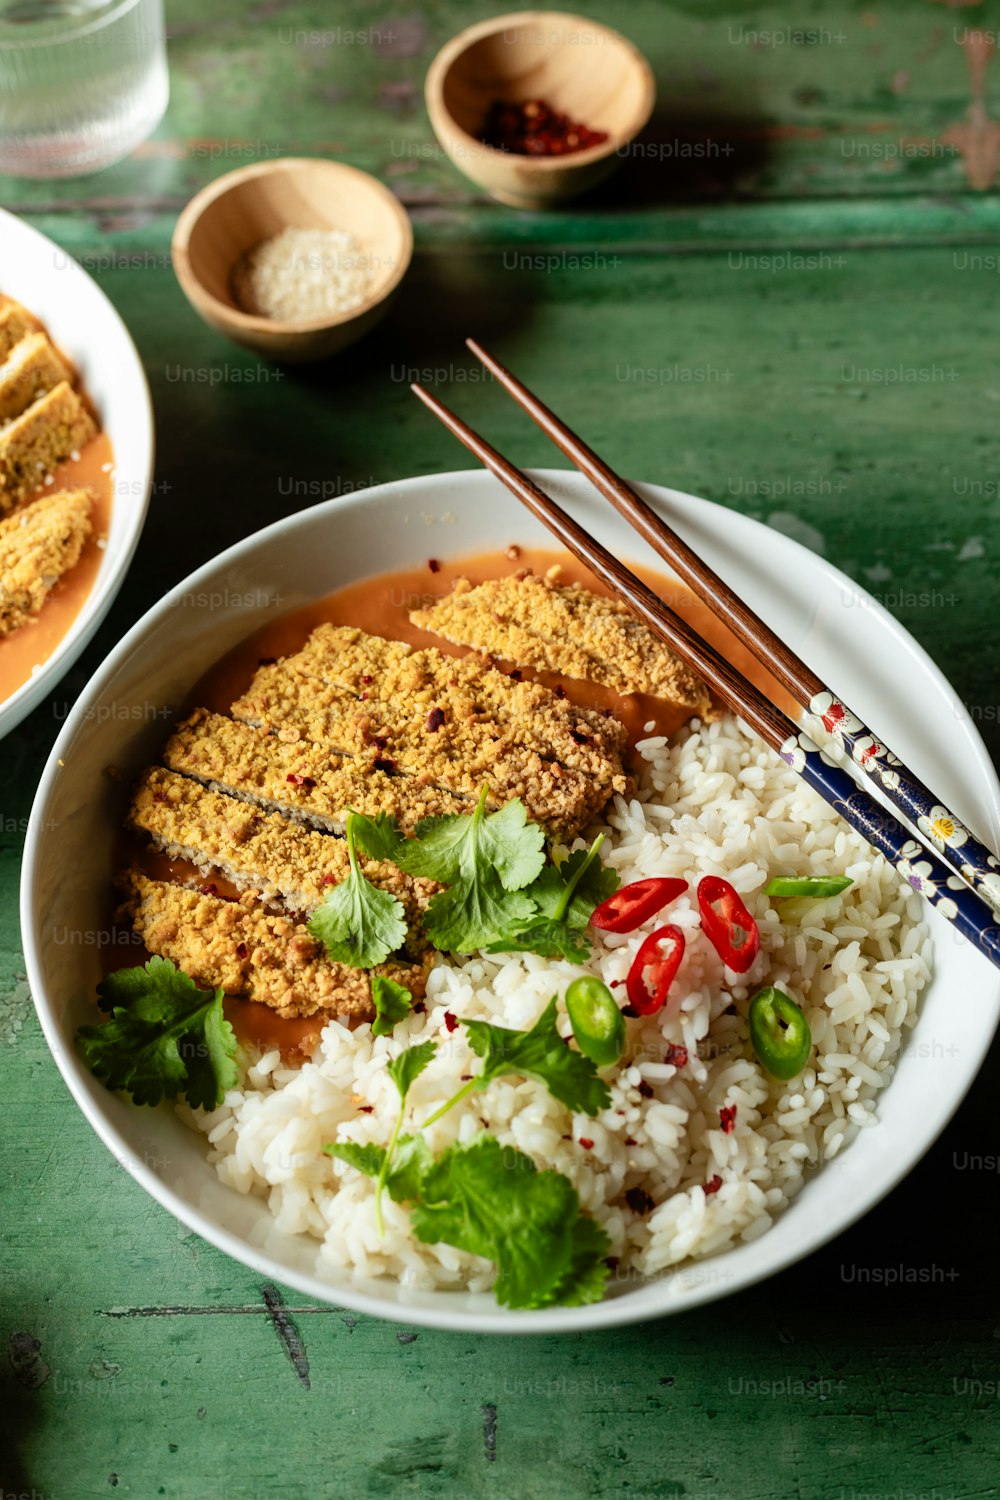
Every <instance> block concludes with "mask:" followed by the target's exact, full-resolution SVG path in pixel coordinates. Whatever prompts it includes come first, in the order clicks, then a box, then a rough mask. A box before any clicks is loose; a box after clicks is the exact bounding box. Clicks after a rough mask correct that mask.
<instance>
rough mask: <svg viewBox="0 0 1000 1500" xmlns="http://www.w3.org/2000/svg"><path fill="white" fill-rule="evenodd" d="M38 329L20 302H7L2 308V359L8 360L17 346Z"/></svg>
mask: <svg viewBox="0 0 1000 1500" xmlns="http://www.w3.org/2000/svg"><path fill="white" fill-rule="evenodd" d="M37 327H38V325H37V323H36V322H35V321H34V319H33V318H32V316H31V314H30V313H29V312H28V311H27V309H26V308H23V307H22V306H21V304H20V303H19V302H5V303H4V305H3V307H0V359H6V358H7V356H8V354H9V353H10V351H11V350H12V349H13V347H14V345H15V344H19V343H20V342H21V340H22V339H23V338H24V337H25V335H26V334H29V333H33V332H34V331H35V329H36V328H37Z"/></svg>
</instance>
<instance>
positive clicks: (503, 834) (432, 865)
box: [398, 787, 545, 953]
mask: <svg viewBox="0 0 1000 1500" xmlns="http://www.w3.org/2000/svg"><path fill="white" fill-rule="evenodd" d="M544 846H545V836H544V834H543V832H542V830H541V828H539V827H538V825H537V824H535V823H529V822H528V815H527V813H526V811H525V808H524V804H523V803H522V802H521V801H520V799H519V798H517V797H515V798H514V799H513V801H511V802H508V803H507V805H506V806H505V807H502V808H501V809H500V811H499V812H495V813H487V812H486V788H485V787H484V788H483V790H482V792H481V793H480V795H479V801H478V803H477V805H476V810H475V812H472V813H459V814H456V815H454V816H452V817H443V818H425V819H424V820H423V821H422V822H421V823H418V824H417V827H416V834H415V837H414V838H412V839H407V840H406V842H405V843H404V845H403V846H402V848H401V849H400V851H399V855H398V862H399V866H400V868H401V869H403V870H407V871H409V873H410V874H411V875H424V876H426V877H427V878H428V879H429V880H436V881H437V882H438V883H439V884H441V885H443V886H446V887H447V889H446V890H443V891H439V892H438V894H437V895H436V896H435V897H434V899H433V900H432V901H431V903H430V905H429V906H428V908H427V911H426V912H425V914H424V930H425V932H426V933H427V936H428V937H429V938H430V940H431V942H432V943H433V944H434V946H435V947H436V948H439V949H440V950H441V951H442V952H445V953H474V952H475V951H476V949H477V948H484V947H485V946H486V945H487V943H491V942H493V941H494V940H496V939H497V938H500V937H502V936H503V934H504V933H505V932H507V931H509V930H510V929H511V928H512V927H514V926H516V925H518V924H519V923H521V922H524V921H526V920H527V919H528V918H529V917H531V916H532V914H533V912H534V905H533V903H532V902H531V901H529V900H528V899H527V897H526V896H524V895H523V894H521V889H522V887H523V886H526V885H529V884H530V883H531V881H532V880H534V878H535V877H536V875H537V874H538V873H539V871H540V870H541V868H542V865H543V863H544V860H545V848H544Z"/></svg>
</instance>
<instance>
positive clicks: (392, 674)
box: [280, 625, 627, 770]
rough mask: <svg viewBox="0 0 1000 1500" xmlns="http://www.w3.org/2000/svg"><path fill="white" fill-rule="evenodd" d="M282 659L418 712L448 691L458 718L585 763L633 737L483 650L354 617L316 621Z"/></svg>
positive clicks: (300, 671) (364, 695)
mask: <svg viewBox="0 0 1000 1500" xmlns="http://www.w3.org/2000/svg"><path fill="white" fill-rule="evenodd" d="M280 665H281V667H282V668H283V669H285V670H288V671H289V672H293V673H295V674H296V675H297V676H302V677H307V678H312V677H315V678H318V679H319V680H320V681H322V682H325V683H327V684H329V685H330V686H331V687H339V688H343V689H345V690H346V691H347V692H349V693H351V694H353V695H354V696H355V697H356V698H360V699H361V700H362V701H363V702H370V703H372V704H376V703H381V704H390V705H393V704H398V703H401V702H405V703H406V705H407V710H408V713H412V714H419V715H423V714H429V713H430V712H431V711H432V710H433V709H434V708H438V707H441V706H442V700H443V699H444V698H446V697H447V698H449V699H450V701H451V702H452V704H453V708H454V716H455V719H456V720H468V721H474V720H482V721H484V722H488V723H494V722H496V723H499V724H502V725H503V726H504V728H507V727H509V726H516V728H517V732H518V734H519V735H521V736H522V738H521V740H520V741H519V742H520V743H523V744H526V745H531V746H532V747H533V748H535V749H538V750H539V751H542V752H543V753H546V752H547V753H549V754H551V755H553V756H555V757H556V758H558V759H559V760H561V761H562V762H563V764H564V765H567V766H574V767H577V768H579V769H580V770H592V769H593V762H592V760H591V759H590V758H589V756H590V755H591V754H592V753H594V754H600V755H604V756H609V757H610V756H615V755H619V756H620V755H621V753H622V751H623V750H624V748H625V744H626V740H627V731H626V729H625V726H624V725H623V724H622V723H621V722H620V721H619V720H618V719H615V718H613V717H610V716H606V715H605V714H603V713H602V712H600V711H599V710H597V709H590V708H579V707H577V706H576V705H575V704H573V703H570V702H569V701H568V699H566V698H562V697H560V696H559V695H558V694H557V693H555V692H553V691H552V690H551V689H549V688H546V687H543V686H542V684H541V683H537V682H520V681H516V680H515V679H514V678H513V677H510V676H509V675H508V674H507V673H506V672H501V671H499V670H498V669H497V668H496V667H494V666H492V665H491V664H490V663H488V662H485V661H483V659H482V658H481V657H478V656H464V657H459V656H446V655H445V654H444V653H443V652H441V651H438V650H437V649H436V648H435V647H433V646H420V647H418V646H411V645H408V644H407V643H406V642H404V641H391V640H385V639H383V637H382V636H376V635H368V634H366V632H365V631H363V630H359V629H358V628H357V627H356V626H353V625H318V626H317V627H316V629H315V630H314V631H313V632H312V634H311V635H310V637H309V639H308V640H307V641H306V643H305V645H304V646H303V647H302V649H301V651H298V652H296V654H295V655H294V656H288V657H285V658H284V660H283V661H282V662H281V663H280ZM536 726H537V728H536ZM588 744H589V746H590V750H589V751H588V750H587V749H586V746H587V745H588Z"/></svg>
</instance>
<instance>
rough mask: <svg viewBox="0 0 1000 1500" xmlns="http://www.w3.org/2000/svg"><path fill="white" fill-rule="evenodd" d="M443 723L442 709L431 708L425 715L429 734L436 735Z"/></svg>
mask: <svg viewBox="0 0 1000 1500" xmlns="http://www.w3.org/2000/svg"><path fill="white" fill-rule="evenodd" d="M443 723H444V709H443V708H432V709H431V711H430V713H429V714H428V715H427V728H428V729H429V730H430V732H431V734H436V732H437V731H438V730H439V729H440V728H441V725H442V724H443Z"/></svg>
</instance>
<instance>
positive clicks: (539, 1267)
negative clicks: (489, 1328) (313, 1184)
mask: <svg viewBox="0 0 1000 1500" xmlns="http://www.w3.org/2000/svg"><path fill="white" fill-rule="evenodd" d="M411 1050H412V1051H416V1050H417V1049H415V1048H413V1049H411ZM402 1055H403V1056H404V1057H405V1056H406V1054H405V1053H403V1054H402ZM325 1149H326V1151H327V1152H329V1154H330V1155H331V1156H336V1157H339V1158H340V1160H341V1161H345V1162H347V1163H348V1165H350V1166H352V1167H356V1168H357V1170H358V1171H359V1172H364V1173H366V1174H367V1176H369V1177H375V1178H377V1183H376V1193H377V1195H378V1196H379V1197H380V1196H381V1192H382V1189H383V1187H385V1188H388V1191H389V1194H390V1197H392V1198H393V1199H394V1200H395V1201H396V1202H398V1203H403V1202H409V1203H412V1204H413V1209H412V1213H411V1217H410V1222H411V1224H412V1226H413V1232H414V1234H415V1235H416V1236H417V1239H419V1240H423V1241H424V1243H425V1244H437V1243H444V1244H446V1245H454V1246H455V1248H456V1249H458V1250H467V1251H468V1252H469V1253H470V1254H472V1255H481V1256H483V1257H484V1258H485V1259H487V1260H492V1261H493V1262H495V1264H496V1266H497V1269H498V1271H499V1275H498V1277H497V1282H496V1296H497V1301H498V1302H500V1303H501V1304H502V1305H503V1306H504V1307H512V1308H513V1307H523V1308H538V1307H551V1306H554V1305H555V1304H556V1303H561V1304H563V1305H564V1306H570V1307H572V1306H579V1305H580V1304H582V1303H585V1302H599V1301H600V1299H601V1297H602V1296H603V1295H604V1284H605V1281H606V1280H607V1274H608V1270H607V1265H606V1264H605V1258H606V1256H607V1254H608V1250H609V1249H610V1244H609V1241H608V1237H607V1235H606V1234H605V1233H604V1230H603V1229H602V1228H601V1227H600V1225H599V1224H597V1223H596V1222H595V1221H594V1220H593V1219H588V1218H585V1217H584V1215H583V1214H581V1212H580V1200H579V1197H578V1196H577V1193H576V1189H575V1188H574V1187H573V1185H572V1183H571V1182H570V1180H569V1178H568V1177H565V1176H564V1175H563V1174H562V1173H561V1172H555V1171H543V1172H539V1171H538V1169H537V1168H536V1166H535V1164H534V1162H533V1161H532V1160H531V1158H530V1157H529V1156H525V1154H524V1153H523V1152H522V1151H518V1150H517V1149H516V1148H515V1147H513V1146H501V1145H500V1142H499V1141H497V1140H495V1139H494V1137H493V1136H489V1135H482V1136H479V1137H478V1138H477V1139H476V1140H474V1141H472V1142H471V1143H470V1144H469V1145H467V1146H450V1147H449V1148H448V1149H447V1150H446V1151H443V1152H442V1153H441V1155H440V1156H439V1157H437V1158H435V1157H434V1156H432V1155H431V1152H430V1150H429V1149H428V1147H427V1145H426V1143H425V1142H424V1139H423V1137H422V1136H420V1135H416V1136H402V1137H399V1138H398V1139H397V1140H395V1152H394V1153H393V1151H392V1148H391V1147H390V1150H389V1152H383V1151H381V1150H380V1148H379V1147H377V1146H357V1145H354V1144H353V1143H350V1142H344V1143H343V1144H341V1145H334V1146H327V1147H326V1148H325ZM390 1160H391V1163H392V1165H391V1168H390V1167H389V1166H388V1163H389V1162H390Z"/></svg>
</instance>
